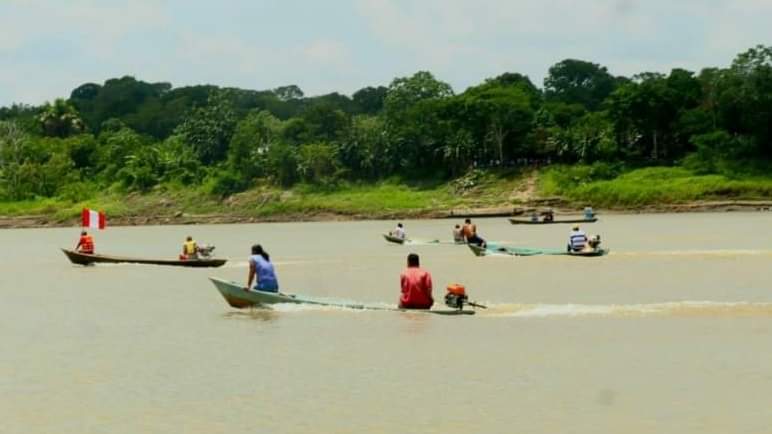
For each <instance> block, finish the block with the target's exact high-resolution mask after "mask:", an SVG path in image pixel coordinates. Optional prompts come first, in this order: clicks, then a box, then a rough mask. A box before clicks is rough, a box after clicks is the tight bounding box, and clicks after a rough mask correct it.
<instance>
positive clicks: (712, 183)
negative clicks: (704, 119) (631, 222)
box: [540, 164, 772, 208]
mask: <svg viewBox="0 0 772 434" xmlns="http://www.w3.org/2000/svg"><path fill="white" fill-rule="evenodd" d="M540 193H541V194H542V195H545V196H561V197H564V198H566V199H568V200H570V201H572V202H575V203H577V204H588V205H592V206H596V207H602V208H636V207H642V206H652V205H660V204H676V203H686V202H693V201H701V200H763V199H772V177H761V176H747V175H746V176H743V175H738V176H736V177H731V178H730V177H728V176H726V175H715V174H713V175H700V174H696V173H694V172H693V171H691V170H689V169H686V168H683V167H648V168H643V169H636V170H631V171H628V172H624V171H622V170H620V169H618V168H615V167H613V166H609V165H605V164H599V165H593V166H570V167H569V166H554V167H551V168H549V169H547V170H545V171H544V172H543V173H542V175H541V177H540Z"/></svg>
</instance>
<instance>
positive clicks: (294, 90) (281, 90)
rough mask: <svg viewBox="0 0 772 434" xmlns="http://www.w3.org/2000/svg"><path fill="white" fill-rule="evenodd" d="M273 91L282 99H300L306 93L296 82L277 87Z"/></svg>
mask: <svg viewBox="0 0 772 434" xmlns="http://www.w3.org/2000/svg"><path fill="white" fill-rule="evenodd" d="M273 93H274V94H275V95H276V96H277V97H278V98H279V99H280V100H282V101H289V100H293V99H300V98H303V95H304V94H303V91H302V90H301V89H300V88H299V87H298V86H296V85H294V84H291V85H289V86H281V87H277V88H276V89H274V90H273Z"/></svg>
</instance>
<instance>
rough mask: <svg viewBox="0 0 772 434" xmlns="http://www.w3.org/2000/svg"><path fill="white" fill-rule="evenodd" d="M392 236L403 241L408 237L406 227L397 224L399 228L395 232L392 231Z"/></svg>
mask: <svg viewBox="0 0 772 434" xmlns="http://www.w3.org/2000/svg"><path fill="white" fill-rule="evenodd" d="M391 236H393V237H397V238H399V239H401V240H404V239H405V237H406V234H405V228H404V226H402V223H397V227H396V228H395V229H394V230H393V231H391Z"/></svg>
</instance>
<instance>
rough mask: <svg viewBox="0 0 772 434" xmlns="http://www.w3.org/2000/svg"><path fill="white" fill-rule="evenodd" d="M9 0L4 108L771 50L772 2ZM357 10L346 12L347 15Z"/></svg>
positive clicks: (456, 81)
mask: <svg viewBox="0 0 772 434" xmlns="http://www.w3.org/2000/svg"><path fill="white" fill-rule="evenodd" d="M310 9H312V8H311V6H309V5H308V4H301V3H300V2H297V1H293V0H287V1H285V2H269V1H267V0H263V1H255V0H231V1H229V2H228V3H227V5H225V6H213V5H208V6H203V5H201V4H195V5H193V4H191V3H189V2H186V1H184V0H167V1H164V2H158V1H153V0H135V1H129V0H103V1H89V0H68V1H67V2H58V3H54V2H50V1H44V0H27V1H23V0H4V1H2V0H0V29H2V37H1V38H0V62H2V68H1V69H0V105H6V104H9V103H10V102H12V101H23V102H28V103H40V102H42V100H45V99H52V98H54V97H56V96H66V95H67V93H68V92H69V91H70V90H71V89H72V88H74V87H75V86H77V85H79V84H81V83H83V82H86V81H103V80H104V79H107V78H110V77H116V76H121V75H125V74H133V75H135V76H137V77H138V78H141V79H145V80H149V81H161V80H163V81H170V82H172V83H173V84H175V85H178V86H179V85H187V84H199V83H213V84H218V85H223V86H240V87H248V88H258V89H261V88H262V89H264V88H271V87H275V86H279V85H283V84H290V83H293V84H298V85H300V86H301V87H303V88H304V90H306V92H307V93H311V94H318V93H325V92H332V91H343V92H348V93H350V92H353V91H354V90H356V89H358V88H360V87H362V86H364V85H373V84H388V83H389V82H390V81H391V79H392V78H394V77H396V76H403V75H407V74H412V73H413V72H415V71H417V70H420V69H428V70H430V71H432V72H434V73H435V74H436V75H437V76H438V77H439V78H440V79H444V80H446V81H449V82H450V83H451V84H452V85H453V86H454V88H455V89H456V90H457V91H460V90H463V88H464V87H466V86H469V85H473V84H476V83H479V82H480V81H482V80H483V79H484V78H486V77H490V76H493V75H497V74H500V73H502V72H505V71H515V72H520V73H524V74H528V75H529V76H530V77H531V78H532V80H533V81H534V82H535V83H536V84H537V85H538V84H541V81H542V78H543V77H544V75H545V74H546V72H547V69H548V68H549V67H550V66H551V65H552V64H554V63H556V62H558V61H560V60H562V59H565V58H569V57H571V58H580V59H585V60H591V61H594V62H597V63H601V64H603V65H606V66H608V67H609V69H610V70H611V71H612V73H615V74H623V75H631V74H634V73H637V72H642V71H650V70H653V71H663V72H667V70H669V69H670V68H672V67H686V68H689V69H699V68H701V67H703V66H723V65H727V64H728V63H729V62H731V60H732V58H733V57H734V56H735V55H736V54H737V53H738V52H741V51H744V50H745V49H747V48H749V47H751V46H754V45H756V44H758V43H766V44H769V43H770V41H769V35H770V34H769V30H768V28H769V24H768V18H769V16H772V1H769V0H742V1H731V0H679V1H670V0H649V1H643V0H593V1H587V0H552V1H540V0H420V1H414V0H337V2H331V3H328V4H327V6H325V7H320V8H314V9H313V13H308V14H304V13H303V11H307V10H310ZM347 13H348V15H346V14H347Z"/></svg>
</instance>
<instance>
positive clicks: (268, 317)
mask: <svg viewBox="0 0 772 434" xmlns="http://www.w3.org/2000/svg"><path fill="white" fill-rule="evenodd" d="M222 316H223V317H224V318H228V319H239V320H257V321H274V320H276V319H278V318H279V314H278V313H277V312H274V311H273V310H270V309H241V310H232V311H228V312H225V313H223V314H222Z"/></svg>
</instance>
